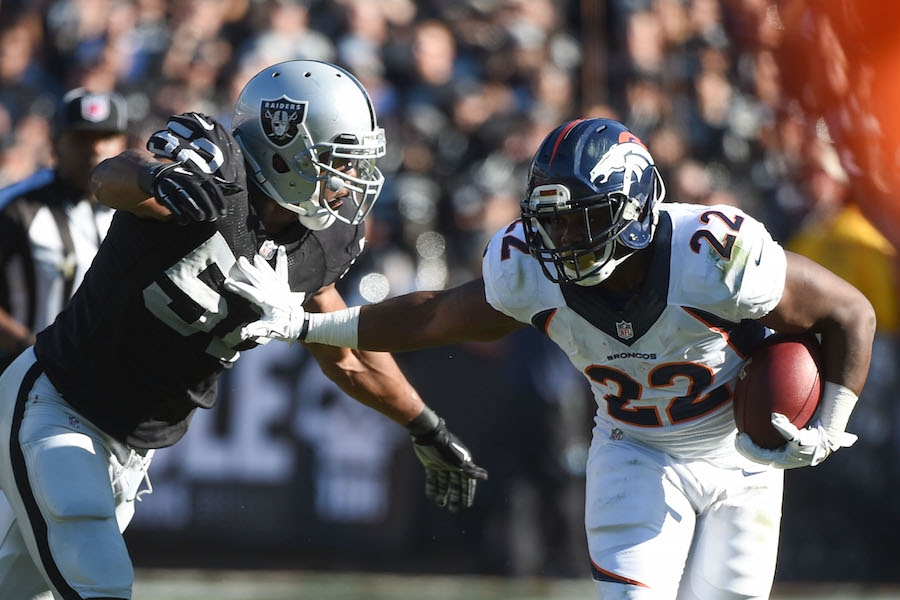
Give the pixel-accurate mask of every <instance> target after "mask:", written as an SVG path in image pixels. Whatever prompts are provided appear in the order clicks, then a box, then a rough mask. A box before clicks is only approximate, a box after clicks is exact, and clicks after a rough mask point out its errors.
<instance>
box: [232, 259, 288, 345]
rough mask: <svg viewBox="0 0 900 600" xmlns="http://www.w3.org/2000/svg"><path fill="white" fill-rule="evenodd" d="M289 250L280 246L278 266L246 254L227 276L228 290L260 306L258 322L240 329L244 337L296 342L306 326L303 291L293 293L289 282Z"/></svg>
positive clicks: (276, 260)
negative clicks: (247, 257) (251, 257)
mask: <svg viewBox="0 0 900 600" xmlns="http://www.w3.org/2000/svg"><path fill="white" fill-rule="evenodd" d="M287 262H288V261H287V253H286V252H285V250H284V246H279V247H278V251H277V252H276V253H275V268H274V269H272V267H270V266H269V263H268V262H266V259H264V258H263V257H262V256H260V255H259V254H257V255H256V256H254V257H253V263H252V264H251V263H250V261H249V260H247V259H246V258H244V257H243V256H241V257H239V258H238V261H237V263H236V264H235V266H234V268H233V269H232V270H231V273H230V276H229V277H227V278H226V279H225V289H226V290H228V291H230V292H233V293H235V294H237V295H239V296H241V297H243V298H245V299H247V300H249V301H250V302H251V303H252V304H254V305H255V306H256V307H258V308H259V309H260V311H261V312H262V315H261V316H260V318H259V320H258V321H255V322H253V323H249V324H247V325H245V326H244V327H243V329H241V338H242V339H245V340H247V339H253V338H259V337H263V338H270V339H274V340H282V341H285V342H295V341H297V339H298V338H299V337H300V333H301V331H302V328H303V321H304V315H305V312H304V310H303V299H304V298H305V294H304V293H303V292H292V291H291V286H290V284H289V283H288V265H287Z"/></svg>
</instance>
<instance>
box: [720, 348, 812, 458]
mask: <svg viewBox="0 0 900 600" xmlns="http://www.w3.org/2000/svg"><path fill="white" fill-rule="evenodd" d="M821 367H822V351H821V348H820V346H819V341H818V340H817V339H816V336H814V335H812V334H801V335H787V334H780V333H776V334H775V335H772V336H770V337H768V338H766V341H765V342H763V344H762V345H761V346H759V348H757V349H756V350H755V351H754V352H753V354H752V355H751V356H750V359H749V360H748V361H747V363H746V364H745V365H744V366H743V368H742V369H741V374H740V375H739V376H738V382H737V388H736V389H735V392H734V420H735V422H736V423H737V428H738V431H741V432H743V433H746V434H748V435H749V436H750V439H752V440H753V441H754V442H755V443H756V445H757V446H761V447H763V448H768V449H770V450H773V449H775V448H778V447H780V446H783V445H784V443H785V440H784V438H783V437H782V436H781V434H779V433H778V432H777V431H776V430H775V428H774V427H772V421H771V414H772V413H773V412H777V413H781V414H783V415H785V416H786V417H787V418H788V419H790V421H791V423H793V424H794V425H796V426H797V428H800V429H802V428H803V427H806V425H807V424H809V421H810V420H811V419H812V416H813V414H814V413H815V412H816V408H817V407H818V406H819V399H820V398H821V396H822V376H821Z"/></svg>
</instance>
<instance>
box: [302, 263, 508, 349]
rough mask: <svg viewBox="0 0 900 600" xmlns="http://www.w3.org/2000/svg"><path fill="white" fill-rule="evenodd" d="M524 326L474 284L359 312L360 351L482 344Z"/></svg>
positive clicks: (393, 300) (409, 296) (479, 284)
mask: <svg viewBox="0 0 900 600" xmlns="http://www.w3.org/2000/svg"><path fill="white" fill-rule="evenodd" d="M524 326H525V324H524V323H520V322H519V321H516V320H515V319H512V318H510V317H507V316H506V315H504V314H503V313H501V312H499V311H497V310H496V309H495V308H493V307H492V306H491V305H490V304H488V302H487V300H485V297H484V281H483V280H482V279H481V278H478V279H476V280H473V281H470V282H468V283H465V284H463V285H461V286H459V287H455V288H452V289H449V290H443V291H438V292H414V293H412V294H406V295H405V296H398V297H396V298H391V299H389V300H385V301H384V302H380V303H378V304H371V305H368V306H363V307H362V308H361V309H360V311H359V337H358V347H359V348H366V349H369V350H386V351H392V352H401V351H405V350H415V349H417V348H426V347H429V346H442V345H445V344H453V343H458V342H464V341H476V342H485V341H491V340H496V339H499V338H501V337H504V336H506V335H509V334H510V333H512V332H513V331H516V330H517V329H520V328H522V327H524ZM309 333H310V334H314V333H316V330H315V329H311V330H310V332H309ZM317 335H321V333H317Z"/></svg>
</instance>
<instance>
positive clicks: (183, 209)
mask: <svg viewBox="0 0 900 600" xmlns="http://www.w3.org/2000/svg"><path fill="white" fill-rule="evenodd" d="M147 149H148V150H149V151H150V152H152V153H153V155H154V156H156V157H157V158H167V159H169V160H171V161H173V162H175V163H178V164H179V165H180V170H179V171H178V172H172V171H167V170H165V169H161V170H160V175H161V174H162V173H166V174H167V178H166V179H162V178H161V177H160V175H157V176H156V177H155V178H154V180H153V185H152V186H151V189H150V191H151V193H153V195H154V197H156V199H157V200H158V201H159V202H161V203H162V204H164V205H165V206H166V207H167V208H168V209H169V210H171V211H172V213H173V214H174V215H175V217H176V219H177V221H178V222H179V223H180V224H182V225H184V224H187V223H190V222H192V221H215V220H216V219H218V218H220V217H224V216H225V215H227V214H228V201H227V197H228V196H232V195H234V194H238V193H240V192H242V191H244V188H245V185H246V184H245V181H246V171H245V168H244V160H243V157H242V156H241V153H240V150H239V149H238V146H237V143H236V142H235V141H234V137H233V136H232V135H231V133H230V132H229V131H228V130H227V129H225V128H224V127H222V125H220V124H219V123H218V122H217V121H216V120H215V119H213V118H211V117H208V116H206V115H203V114H201V113H193V112H189V113H184V114H181V115H176V116H173V117H171V118H170V119H169V122H168V124H167V125H166V128H165V129H162V130H160V131H157V132H156V133H154V134H153V135H152V136H150V139H149V140H148V141H147Z"/></svg>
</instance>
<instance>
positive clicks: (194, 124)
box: [0, 61, 487, 599]
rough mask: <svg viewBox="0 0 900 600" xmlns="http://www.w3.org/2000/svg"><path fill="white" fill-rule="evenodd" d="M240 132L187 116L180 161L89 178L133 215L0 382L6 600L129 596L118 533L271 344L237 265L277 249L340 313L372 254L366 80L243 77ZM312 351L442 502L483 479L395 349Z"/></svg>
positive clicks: (298, 68)
mask: <svg viewBox="0 0 900 600" xmlns="http://www.w3.org/2000/svg"><path fill="white" fill-rule="evenodd" d="M233 125H234V134H233V135H232V134H231V133H230V132H229V131H228V130H226V129H224V128H223V127H222V126H221V125H220V124H219V123H217V122H216V121H215V120H213V119H211V118H209V117H206V116H204V115H201V114H197V113H186V114H183V115H179V116H176V117H173V118H172V119H171V120H170V121H169V123H168V126H167V128H166V129H165V130H163V131H160V132H157V133H156V134H154V135H153V136H152V137H151V139H150V141H149V142H148V148H149V149H150V150H151V151H152V152H153V153H154V154H155V155H156V156H158V157H161V158H166V159H169V160H168V161H165V162H147V161H146V160H144V158H143V157H142V156H141V155H140V154H138V153H136V152H126V153H124V154H121V155H119V156H117V157H115V158H112V159H109V160H107V161H105V162H103V163H101V164H100V165H99V166H98V167H97V168H96V169H95V170H94V172H93V174H92V180H91V181H92V188H93V190H94V192H95V194H96V196H97V198H98V199H99V200H100V201H101V202H103V203H105V204H107V205H110V206H113V207H114V208H119V209H123V210H120V211H118V212H117V214H116V216H115V218H114V220H113V223H112V225H111V227H110V230H109V234H108V236H107V238H106V240H105V242H104V243H103V245H102V247H101V248H100V251H99V253H98V255H97V257H96V259H95V260H94V263H93V265H92V266H91V268H90V270H89V271H88V273H87V274H86V275H85V277H84V281H83V283H82V285H81V287H80V288H79V290H78V292H77V293H76V294H75V296H74V297H73V299H72V301H71V302H70V303H69V304H68V305H67V306H66V308H65V309H64V310H63V312H62V313H61V314H60V316H59V317H58V318H57V320H56V321H55V323H53V324H52V325H51V326H50V327H48V328H47V329H45V330H44V331H42V332H40V333H39V334H38V336H37V342H36V344H35V346H34V348H33V350H32V349H29V350H28V351H26V352H25V353H23V354H22V355H21V356H20V357H19V358H18V359H17V360H16V361H15V362H14V363H13V364H12V365H11V366H10V367H9V369H8V370H7V371H6V372H5V373H4V374H3V377H2V379H0V432H2V433H0V486H2V490H3V492H4V494H5V495H6V497H7V499H8V500H9V504H10V505H11V507H12V509H13V514H12V515H11V516H9V517H8V518H6V517H4V516H3V514H2V513H0V519H2V520H3V521H2V522H0V525H3V526H4V527H5V526H9V527H8V528H7V529H8V530H9V532H10V533H9V535H8V536H6V538H5V539H3V540H2V545H0V598H31V597H32V596H36V595H37V594H40V593H42V590H47V589H49V590H50V591H51V592H52V594H53V596H54V597H55V598H57V599H60V598H65V599H75V598H85V599H87V598H101V597H102V598H131V586H132V580H133V570H132V565H131V561H130V559H129V556H128V551H127V549H126V548H125V544H124V541H123V538H122V535H121V532H122V531H123V530H124V529H125V527H126V526H127V524H128V522H129V521H130V519H131V516H132V514H133V511H134V500H135V498H136V497H137V496H138V494H139V488H140V487H141V484H142V482H143V481H144V480H146V478H147V468H148V465H149V463H150V459H151V456H152V454H153V450H154V449H155V448H162V447H166V446H170V445H172V444H174V443H175V442H177V441H178V439H179V438H181V437H182V435H184V433H185V431H186V430H187V427H188V424H189V423H190V421H191V418H192V417H193V415H194V413H195V412H196V410H197V409H198V408H211V407H212V406H213V405H214V404H215V401H216V379H217V377H218V375H219V374H220V373H221V372H222V371H223V370H224V369H226V368H228V367H229V366H230V365H232V364H233V363H234V362H235V361H236V360H237V359H238V358H239V356H240V354H241V353H242V352H244V351H246V350H249V349H251V348H252V347H254V346H255V345H257V342H265V341H268V340H267V339H244V338H243V337H242V335H241V332H242V330H243V328H244V327H245V326H246V325H247V324H248V323H251V322H253V321H255V320H256V319H257V318H258V309H257V308H256V307H255V306H253V305H252V304H251V303H250V302H248V301H247V300H245V299H244V298H242V297H240V296H238V295H236V294H234V293H232V292H229V291H228V290H226V289H225V287H224V282H225V280H226V278H227V277H228V276H229V274H230V273H231V272H232V269H233V268H234V267H235V264H236V261H237V259H238V258H244V260H246V257H256V258H255V264H256V265H257V266H258V267H261V265H262V263H265V259H264V258H262V256H265V257H267V258H275V259H276V260H277V263H276V272H277V274H278V278H279V281H284V282H287V285H286V286H285V288H284V290H283V293H284V295H283V296H282V297H280V298H279V299H278V300H279V301H282V302H287V303H294V302H297V303H301V302H305V306H306V307H307V309H308V310H311V311H335V310H339V309H343V308H345V307H346V305H345V304H344V302H343V300H342V299H341V296H340V295H339V293H338V292H337V291H336V290H335V281H337V280H338V279H339V278H340V277H341V276H342V275H343V273H345V272H346V271H347V269H348V268H349V267H350V265H351V264H352V263H353V261H354V260H355V259H356V257H357V256H358V255H359V253H360V252H361V251H362V249H363V245H364V241H365V240H364V238H363V233H364V223H363V220H364V219H365V217H366V214H367V213H368V212H369V211H370V210H371V208H372V205H373V204H374V203H375V201H376V200H377V198H378V195H379V193H380V191H381V186H382V184H383V182H384V178H383V176H382V174H381V172H380V171H379V170H378V168H377V167H376V166H375V161H376V159H378V158H380V157H382V156H383V155H384V152H385V140H384V132H383V130H382V129H381V128H379V127H378V125H377V122H376V117H375V111H374V109H373V106H372V102H371V100H370V99H369V96H368V94H367V93H366V91H365V89H364V88H363V86H362V85H361V84H360V83H359V81H357V80H356V79H355V78H354V77H353V76H352V75H351V74H350V73H348V72H347V71H344V70H343V69H340V68H337V67H335V66H333V65H330V64H327V63H322V62H315V61H290V62H285V63H281V64H277V65H274V66H272V67H269V68H267V69H265V70H263V71H262V72H260V73H259V74H257V75H256V76H255V77H254V78H253V79H252V80H251V81H250V82H249V83H248V84H247V86H246V87H245V88H244V90H243V92H242V93H241V95H240V97H239V99H238V101H237V104H236V107H235V111H234V121H233ZM245 161H246V167H245ZM151 196H152V197H153V198H155V199H153V198H151ZM131 213H134V214H131ZM140 217H144V218H140ZM176 220H177V222H178V223H181V224H185V225H187V226H185V227H179V226H178V225H177V224H176V223H175V221H176ZM236 275H237V273H236ZM309 350H310V352H311V353H312V354H313V356H314V357H315V358H316V359H317V361H318V362H319V364H320V365H321V368H322V370H323V371H324V372H325V374H326V375H328V376H329V377H330V378H331V379H333V380H334V381H335V382H336V383H337V384H338V385H339V386H340V387H341V388H342V389H343V390H345V391H346V392H347V393H348V394H350V395H351V396H353V397H354V398H356V399H357V400H359V401H360V402H363V403H364V404H366V405H368V406H370V407H372V408H374V409H376V410H378V411H380V412H382V413H384V414H385V415H387V416H388V417H390V418H391V419H393V420H394V421H396V422H397V423H400V424H403V425H405V426H406V427H407V428H408V429H409V431H410V434H411V435H412V436H413V441H414V449H415V452H416V455H417V456H418V457H419V459H420V460H421V461H422V462H423V464H424V465H425V468H426V493H427V494H428V495H429V496H430V497H431V498H432V499H434V500H435V501H436V502H437V503H438V504H439V505H441V506H444V505H446V506H448V507H449V508H450V509H451V510H453V511H457V510H459V509H460V508H464V507H468V506H470V505H471V504H472V501H473V496H474V493H475V482H476V480H478V479H485V478H486V476H487V474H486V473H485V471H483V470H482V469H480V468H479V467H477V466H476V465H475V464H474V463H473V462H472V459H471V457H470V455H469V452H468V451H467V449H466V448H465V446H464V445H463V444H462V443H461V442H460V441H459V440H458V439H457V438H456V437H455V436H454V435H453V434H452V433H450V432H449V431H448V429H447V427H446V425H445V424H444V421H443V420H442V419H440V418H439V417H438V416H437V415H436V414H435V413H434V412H433V411H431V410H430V409H428V408H427V407H426V406H425V405H424V404H423V402H422V400H421V399H420V397H419V396H418V394H417V393H416V391H415V390H414V389H413V388H412V387H411V386H410V384H409V383H408V382H407V380H406V379H405V378H404V376H403V375H402V373H401V372H400V370H399V368H398V367H397V365H396V363H395V362H394V361H393V359H392V358H391V357H390V355H388V354H384V353H380V352H368V351H360V350H347V349H343V348H334V347H330V346H324V345H310V346H309ZM148 483H149V482H148ZM13 520H14V522H12V521H13ZM7 529H4V530H3V531H7ZM43 593H44V594H46V592H43Z"/></svg>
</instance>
